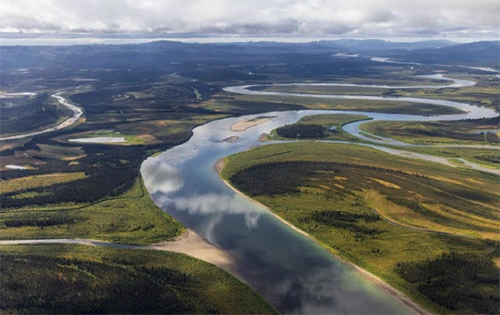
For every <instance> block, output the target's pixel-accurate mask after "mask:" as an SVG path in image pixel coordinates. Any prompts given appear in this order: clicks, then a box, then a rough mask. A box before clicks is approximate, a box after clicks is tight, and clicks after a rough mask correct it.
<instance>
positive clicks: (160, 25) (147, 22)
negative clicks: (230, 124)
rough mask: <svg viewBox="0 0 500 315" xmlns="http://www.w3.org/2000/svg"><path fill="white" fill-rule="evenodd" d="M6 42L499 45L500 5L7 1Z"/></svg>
mask: <svg viewBox="0 0 500 315" xmlns="http://www.w3.org/2000/svg"><path fill="white" fill-rule="evenodd" d="M0 8H1V9H0V37H11V38H23V37H33V36H41V35H43V36H45V35H47V34H49V35H51V36H56V37H57V36H60V37H64V36H66V37H71V36H83V35H84V36H97V37H99V36H100V37H103V36H104V37H106V36H109V37H113V36H115V37H116V36H118V37H120V36H125V35H134V36H149V37H162V36H171V37H172V36H174V37H175V36H177V37H183V36H187V37H190V36H191V37H203V36H222V37H245V36H246V37H248V36H264V37H266V36H271V37H280V36H281V37H339V38H447V39H453V38H470V39H471V40H473V39H476V38H477V39H479V38H481V39H485V38H490V39H500V1H497V0H417V1H415V0H346V1H344V0H302V1H299V0H158V1H155V0H0Z"/></svg>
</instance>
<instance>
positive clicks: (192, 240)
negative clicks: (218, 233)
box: [0, 229, 251, 287]
mask: <svg viewBox="0 0 500 315" xmlns="http://www.w3.org/2000/svg"><path fill="white" fill-rule="evenodd" d="M40 244H78V245H88V246H102V247H111V248H122V249H141V250H145V249H147V250H157V251H166V252H175V253H180V254H185V255H188V256H190V257H193V258H196V259H199V260H202V261H204V262H207V263H209V264H212V265H215V266H217V267H219V268H221V269H223V270H224V271H226V272H228V273H229V274H231V275H232V276H234V277H235V278H236V279H238V280H239V281H241V282H243V283H245V284H246V285H248V286H250V285H249V284H248V282H247V281H245V279H243V277H242V276H241V275H240V274H239V273H238V272H237V266H236V263H235V262H234V260H233V259H232V258H231V256H229V254H228V253H226V252H225V251H223V250H222V249H220V248H218V247H217V246H215V245H213V244H211V243H209V242H208V241H207V240H205V239H204V238H202V237H201V236H200V235H198V234H197V233H196V232H195V231H193V230H190V229H186V231H185V232H184V233H182V234H181V235H179V236H178V237H177V238H176V239H175V240H174V241H164V242H159V243H153V244H149V245H130V244H117V243H111V242H108V241H101V240H95V239H79V238H75V239H72V238H53V239H51V238H48V239H26V240H0V246H2V245H40ZM250 287H251V286H250Z"/></svg>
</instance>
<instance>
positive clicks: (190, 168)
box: [141, 78, 497, 314]
mask: <svg viewBox="0 0 500 315" xmlns="http://www.w3.org/2000/svg"><path fill="white" fill-rule="evenodd" d="M442 79H446V78H442ZM457 82H459V81H457V80H454V83H453V84H455V85H454V86H457V85H460V84H459V83H457ZM470 82H471V81H467V82H465V81H464V82H462V83H463V85H462V86H465V85H470ZM251 87H252V86H238V87H228V88H226V89H225V90H226V91H228V92H233V93H244V94H253V95H258V94H260V95H294V96H299V97H321V98H324V97H329V98H349V99H369V100H384V101H408V102H414V103H428V104H437V105H445V106H453V107H456V108H459V109H462V110H465V112H464V114H455V115H444V116H439V117H437V116H416V115H392V114H381V113H366V112H359V111H313V110H303V111H285V112H269V113H263V114H257V115H247V116H243V117H238V118H227V119H222V120H217V121H212V122H210V123H207V124H205V125H203V126H200V127H197V128H195V129H194V130H193V136H192V137H191V138H190V140H189V141H188V142H186V143H184V144H182V145H179V146H177V147H174V148H172V149H170V150H168V151H166V152H163V153H162V154H160V155H158V156H156V157H152V158H148V159H147V160H146V161H145V162H144V163H143V164H142V166H141V174H142V176H143V178H144V181H145V184H146V187H147V189H148V191H149V193H150V194H151V196H152V198H153V200H154V201H155V202H156V204H157V205H158V206H159V207H161V208H162V209H163V210H165V211H167V212H168V213H169V214H171V215H173V216H174V217H175V218H177V219H178V220H179V221H180V222H182V223H183V224H184V225H185V226H187V227H188V228H190V229H192V230H194V231H196V232H197V233H198V234H200V235H201V236H202V237H204V238H205V239H207V240H208V241H209V242H211V243H213V244H215V245H216V246H218V247H220V248H221V249H223V250H224V251H226V252H227V253H229V255H230V256H231V257H233V259H234V260H235V262H236V263H237V268H238V273H239V274H241V275H242V276H243V278H244V280H245V281H247V282H248V283H249V284H251V285H252V287H254V288H255V289H256V290H257V291H258V292H259V293H260V294H261V295H262V296H263V297H264V298H265V299H266V300H267V301H269V302H270V303H271V304H273V305H274V306H275V307H276V308H277V309H278V310H279V311H280V312H283V313H310V314H312V313H317V314H327V313H328V314H331V313H343V314H345V313H356V314H366V313H370V314H404V313H412V310H410V309H409V308H408V307H407V306H405V305H403V304H402V303H401V302H400V301H399V300H398V299H396V298H394V297H393V296H392V295H390V294H388V293H387V292H386V291H384V290H381V289H380V288H379V287H378V286H376V285H374V284H373V283H371V282H370V281H368V280H366V279H365V278H363V277H362V275H361V274H360V273H358V272H356V271H355V270H354V269H353V268H351V267H350V266H348V265H346V264H345V263H343V262H342V261H340V260H339V259H337V258H336V257H334V256H333V255H331V254H330V253H329V252H328V251H327V250H325V249H324V248H322V247H320V246H319V245H318V244H316V243H315V242H314V241H313V240H311V239H310V238H308V237H306V236H304V235H302V234H300V233H297V232H296V231H294V230H293V229H292V228H290V227H288V226H287V225H285V224H284V223H282V222H281V221H280V220H279V219H277V218H276V217H275V216H273V215H272V214H271V213H270V212H269V211H268V210H267V209H266V208H264V207H262V206H260V205H258V204H256V203H254V202H251V201H249V200H248V199H246V198H243V197H241V196H240V195H239V194H237V193H236V192H234V191H233V190H232V189H230V188H229V187H228V186H226V185H225V184H224V182H223V181H222V180H221V179H220V178H219V176H218V174H217V173H216V172H215V171H214V169H213V165H214V164H215V163H216V161H217V160H219V159H220V158H223V157H225V156H228V155H231V154H234V153H237V152H241V151H244V150H247V149H249V148H251V147H253V146H256V145H262V143H259V142H258V138H259V136H260V135H261V134H262V133H268V132H270V131H271V130H272V129H275V128H277V127H279V126H282V125H285V124H291V123H294V122H296V121H297V120H299V119H300V118H301V117H304V116H307V115H311V114H320V113H346V114H364V115H368V116H370V117H373V118H374V119H379V120H414V121H420V120H422V121H431V120H437V119H438V118H439V119H440V120H442V119H444V120H458V119H465V118H482V117H494V116H496V115H497V114H496V113H495V112H494V111H492V110H489V109H485V108H478V107H474V106H470V105H468V104H463V103H457V102H450V101H443V100H429V99H418V98H407V97H403V98H390V97H377V96H346V95H308V94H307V95H306V94H300V93H281V92H265V91H252V90H250V89H249V88H251ZM381 88H382V87H381ZM258 116H274V117H275V118H274V119H272V120H270V121H268V122H266V123H263V124H261V125H258V126H255V127H252V128H249V129H247V130H245V131H242V132H235V131H231V130H230V126H231V125H232V124H233V123H235V122H237V121H239V120H242V119H247V118H255V117H258ZM358 126H359V125H356V124H351V125H348V126H347V128H346V129H347V130H348V131H349V132H351V133H353V134H355V135H358V136H359V135H360V134H359V129H358ZM231 137H233V138H232V139H235V138H234V137H238V140H237V141H234V142H224V141H223V140H224V139H228V138H231ZM370 140H372V139H370Z"/></svg>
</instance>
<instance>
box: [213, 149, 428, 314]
mask: <svg viewBox="0 0 500 315" xmlns="http://www.w3.org/2000/svg"><path fill="white" fill-rule="evenodd" d="M224 164H225V161H224V158H222V159H219V160H218V161H217V162H216V163H215V164H214V169H215V170H216V171H217V172H218V173H219V176H220V175H221V171H222V169H223V168H224ZM221 180H222V181H223V182H224V183H225V184H226V185H227V186H228V187H229V188H231V189H232V190H233V191H234V192H236V193H237V194H239V195H240V196H243V197H244V198H246V199H248V200H250V201H251V202H253V203H256V204H258V205H260V206H262V207H264V208H266V209H268V210H269V208H268V207H267V206H265V205H264V204H262V203H260V202H258V201H256V200H254V199H252V198H250V197H248V196H247V195H245V194H243V193H242V192H241V191H239V190H237V189H236V188H235V187H233V186H232V185H231V184H230V183H229V181H227V180H225V179H224V178H222V177H221ZM269 213H270V214H271V215H273V216H274V217H275V218H277V219H278V220H280V221H281V222H283V223H284V224H286V225H287V226H288V227H290V228H291V229H293V230H294V231H296V232H298V233H300V234H302V235H304V236H306V237H308V238H310V239H312V240H313V241H315V242H316V243H318V244H319V245H320V246H322V247H325V248H326V249H327V250H328V251H329V252H330V253H331V254H332V255H334V256H335V257H336V258H338V259H339V260H341V261H342V262H343V263H345V264H346V265H348V266H349V267H351V268H352V269H354V270H356V271H357V272H359V274H360V275H361V276H363V277H364V278H365V279H367V280H368V281H370V282H371V283H373V284H375V285H376V286H378V287H379V288H381V289H382V290H384V291H385V292H387V293H388V294H390V295H391V296H393V297H394V298H395V299H397V300H398V301H400V302H401V303H402V304H404V305H405V306H406V307H408V309H409V310H411V311H412V312H413V313H415V314H425V315H428V314H431V313H430V312H429V311H427V310H426V309H424V308H423V307H421V306H420V305H418V304H417V303H415V302H413V301H412V300H411V299H410V298H409V297H407V296H406V295H404V294H403V293H402V292H401V291H399V290H397V289H395V288H394V287H392V286H390V285H389V284H387V283H386V282H384V281H383V280H382V279H380V278H379V277H377V276H375V275H374V274H372V273H371V272H369V271H367V270H365V269H363V268H361V267H359V266H357V265H355V264H353V263H351V262H349V261H346V260H345V259H344V258H342V257H340V256H338V255H336V254H335V253H333V252H332V250H331V249H330V248H328V247H327V246H325V245H324V244H322V243H321V242H319V241H318V240H317V239H316V238H314V237H313V236H312V235H310V234H309V233H307V232H304V231H302V230H301V229H299V228H297V227H296V226H294V225H293V224H292V223H290V222H288V221H286V220H285V219H283V218H281V217H280V216H278V215H277V214H275V213H273V212H272V211H271V210H269Z"/></svg>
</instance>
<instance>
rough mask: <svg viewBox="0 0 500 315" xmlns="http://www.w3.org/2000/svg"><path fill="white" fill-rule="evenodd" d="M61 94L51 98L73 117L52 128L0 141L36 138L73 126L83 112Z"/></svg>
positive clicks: (0, 139)
mask: <svg viewBox="0 0 500 315" xmlns="http://www.w3.org/2000/svg"><path fill="white" fill-rule="evenodd" d="M28 93H29V92H28ZM61 93H62V92H59V93H56V94H52V95H51V96H52V97H53V98H55V99H57V101H58V102H59V104H61V105H62V106H64V107H67V108H68V109H70V110H71V111H72V112H73V115H72V116H71V117H69V118H68V119H66V120H64V121H63V122H62V123H60V124H58V125H56V126H54V127H50V128H47V129H44V130H40V131H34V132H29V133H23V134H20V135H15V136H9V137H3V138H0V141H6V140H16V139H23V138H27V137H32V136H36V135H39V134H42V133H47V132H51V131H55V130H59V129H63V128H66V127H69V126H71V125H73V124H74V123H76V122H77V121H78V120H79V119H80V117H81V116H82V115H83V110H82V109H80V108H79V107H77V106H75V105H73V104H71V103H70V102H69V101H68V100H67V99H65V98H64V97H62V96H61ZM18 94H19V93H18Z"/></svg>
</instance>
